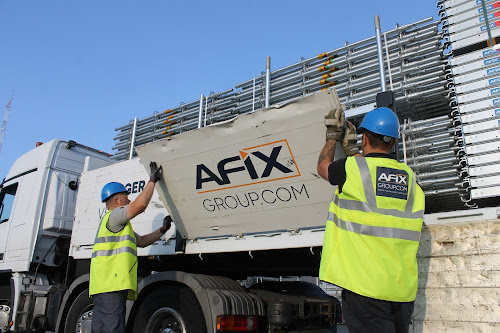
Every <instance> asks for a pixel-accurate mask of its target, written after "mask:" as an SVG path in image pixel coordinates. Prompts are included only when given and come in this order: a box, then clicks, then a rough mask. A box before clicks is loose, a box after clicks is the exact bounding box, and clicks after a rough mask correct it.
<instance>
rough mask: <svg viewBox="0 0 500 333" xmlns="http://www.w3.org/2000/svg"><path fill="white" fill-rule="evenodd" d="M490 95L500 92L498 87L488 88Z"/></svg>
mask: <svg viewBox="0 0 500 333" xmlns="http://www.w3.org/2000/svg"><path fill="white" fill-rule="evenodd" d="M490 94H491V95H497V94H500V88H495V89H491V90H490Z"/></svg>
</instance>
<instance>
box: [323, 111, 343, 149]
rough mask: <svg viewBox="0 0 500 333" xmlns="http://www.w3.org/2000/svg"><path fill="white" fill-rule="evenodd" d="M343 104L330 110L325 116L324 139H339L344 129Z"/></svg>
mask: <svg viewBox="0 0 500 333" xmlns="http://www.w3.org/2000/svg"><path fill="white" fill-rule="evenodd" d="M344 122H345V115H344V106H340V107H338V108H337V109H335V110H331V111H330V112H328V114H327V115H326V116H325V126H326V139H327V140H331V139H333V140H337V141H340V139H341V138H342V131H343V130H344Z"/></svg>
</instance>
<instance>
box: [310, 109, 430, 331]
mask: <svg viewBox="0 0 500 333" xmlns="http://www.w3.org/2000/svg"><path fill="white" fill-rule="evenodd" d="M344 124H346V125H344ZM325 125H326V128H327V130H326V143H325V145H324V147H323V149H322V151H321V153H320V156H319V159H318V166H317V170H318V173H319V175H320V176H321V177H322V178H324V179H325V180H328V181H329V182H330V184H332V185H335V186H337V188H336V190H335V194H334V196H333V199H332V202H331V203H330V207H329V211H328V218H327V222H326V230H325V238H324V242H323V250H322V255H321V264H320V271H319V277H320V279H321V280H323V281H326V282H329V283H332V284H335V285H337V286H340V287H342V288H343V291H342V308H343V318H344V320H345V322H346V324H347V327H348V329H349V332H350V333H361V332H366V333H377V332H383V333H395V332H397V333H401V332H408V330H409V324H410V321H411V316H412V313H413V307H414V301H415V296H416V293H417V281H418V271H417V259H416V254H417V249H418V244H419V241H420V232H421V229H422V223H423V215H424V209H425V198H424V193H423V191H422V189H421V188H420V186H419V185H418V184H417V183H416V177H415V173H414V172H413V171H412V170H411V169H410V168H409V167H408V166H407V165H406V164H404V163H399V162H397V161H396V160H395V159H394V157H393V156H392V155H391V154H390V152H391V150H392V148H393V147H394V144H395V141H396V138H398V137H399V121H398V118H397V116H396V114H395V113H394V112H392V110H390V109H388V108H384V107H380V108H376V109H374V110H372V111H370V112H369V113H367V114H366V115H365V117H364V118H363V120H362V122H361V124H360V126H359V129H360V131H361V132H362V133H363V134H362V151H363V155H361V154H360V153H359V150H358V147H357V134H356V128H355V127H354V125H353V124H352V123H350V122H348V121H347V122H346V120H345V115H344V111H343V108H338V109H336V110H332V111H331V112H330V113H328V115H327V116H326V117H325ZM338 141H341V143H342V148H343V149H344V152H345V154H346V156H347V157H346V158H342V159H339V160H336V161H333V159H334V153H335V146H336V143H337V142H338Z"/></svg>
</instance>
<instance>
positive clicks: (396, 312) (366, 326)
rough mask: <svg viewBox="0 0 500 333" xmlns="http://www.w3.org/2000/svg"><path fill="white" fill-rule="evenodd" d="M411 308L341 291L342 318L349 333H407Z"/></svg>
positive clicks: (402, 304) (402, 303)
mask: <svg viewBox="0 0 500 333" xmlns="http://www.w3.org/2000/svg"><path fill="white" fill-rule="evenodd" d="M413 306H414V302H389V301H382V300H379V299H374V298H369V297H365V296H361V295H358V294H356V293H353V292H352V291H350V290H347V289H344V290H342V316H343V318H344V320H345V323H346V325H347V328H348V329H349V333H378V332H380V333H408V330H409V326H410V320H411V315H412V314H413Z"/></svg>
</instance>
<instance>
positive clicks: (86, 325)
mask: <svg viewBox="0 0 500 333" xmlns="http://www.w3.org/2000/svg"><path fill="white" fill-rule="evenodd" d="M93 307H94V304H93V303H92V300H91V299H90V298H89V290H88V289H85V290H84V291H82V292H81V293H80V294H79V295H78V296H77V297H76V298H75V300H74V301H73V304H71V307H70V308H69V311H68V315H67V316H66V321H65V323H64V333H90V326H91V325H92V309H93Z"/></svg>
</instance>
